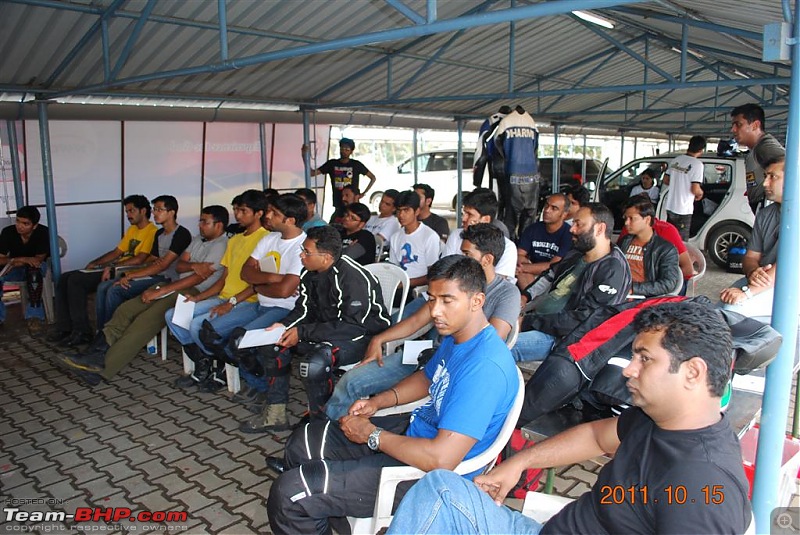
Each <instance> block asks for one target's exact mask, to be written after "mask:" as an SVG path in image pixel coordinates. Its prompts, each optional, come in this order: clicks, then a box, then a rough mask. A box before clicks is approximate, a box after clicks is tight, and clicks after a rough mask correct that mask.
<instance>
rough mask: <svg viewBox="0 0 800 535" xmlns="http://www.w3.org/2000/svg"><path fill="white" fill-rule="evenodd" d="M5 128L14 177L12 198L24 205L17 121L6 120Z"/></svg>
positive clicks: (18, 203)
mask: <svg viewBox="0 0 800 535" xmlns="http://www.w3.org/2000/svg"><path fill="white" fill-rule="evenodd" d="M6 128H7V129H8V148H9V151H8V152H9V153H10V155H11V176H12V177H13V178H14V200H15V201H16V206H17V208H19V207H20V206H25V194H24V191H23V189H22V174H21V173H20V168H19V151H18V149H17V123H16V122H15V121H11V120H8V121H6Z"/></svg>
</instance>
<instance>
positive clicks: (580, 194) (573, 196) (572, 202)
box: [564, 186, 591, 225]
mask: <svg viewBox="0 0 800 535" xmlns="http://www.w3.org/2000/svg"><path fill="white" fill-rule="evenodd" d="M590 197H591V193H589V190H588V189H586V187H585V186H572V188H571V189H570V190H569V191H567V203H568V204H569V209H568V210H567V215H566V216H565V218H564V222H565V223H566V224H567V225H572V221H573V219H574V218H575V214H577V213H578V210H580V209H581V208H583V207H584V206H586V205H587V204H589V198H590Z"/></svg>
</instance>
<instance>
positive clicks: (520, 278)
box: [516, 193, 572, 289]
mask: <svg viewBox="0 0 800 535" xmlns="http://www.w3.org/2000/svg"><path fill="white" fill-rule="evenodd" d="M568 207H569V204H568V203H567V197H566V196H565V195H564V194H563V193H554V194H552V195H550V196H549V197H547V199H546V200H545V204H544V208H543V209H542V220H541V221H537V222H535V223H532V224H530V225H528V226H527V227H526V228H525V230H523V231H522V236H520V238H519V248H518V249H517V269H516V277H517V286H519V287H520V289H525V288H527V287H528V286H530V284H531V283H532V282H533V281H534V279H536V277H538V276H539V275H541V274H542V273H543V272H544V271H545V270H547V269H549V268H550V266H551V265H553V264H555V263H556V262H559V261H560V260H561V259H562V258H564V256H566V254H567V253H568V252H569V250H570V249H572V235H571V234H570V233H569V229H570V226H569V225H567V224H566V223H565V222H564V218H566V217H567V208H568Z"/></svg>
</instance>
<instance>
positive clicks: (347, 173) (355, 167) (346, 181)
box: [300, 137, 375, 212]
mask: <svg viewBox="0 0 800 535" xmlns="http://www.w3.org/2000/svg"><path fill="white" fill-rule="evenodd" d="M354 150H356V143H355V141H353V140H352V139H349V138H346V137H343V138H342V139H341V140H340V141H339V159H337V160H328V161H327V162H325V163H324V164H322V166H321V167H319V168H317V169H311V171H310V172H311V176H312V177H314V176H317V175H320V174H325V175H328V176H329V177H330V180H331V191H332V193H333V208H334V210H335V211H337V212H338V211H340V210H341V209H342V208H344V206H345V203H344V201H343V200H342V189H343V188H344V187H345V186H347V185H353V186H355V187H356V188H358V189H360V187H361V186H360V184H359V183H360V178H361V175H365V176H366V177H367V178H369V184H368V185H367V187H366V188H364V190H363V193H366V192H368V191H369V189H370V188H371V187H372V185H373V184H374V183H375V175H373V174H372V172H371V171H370V170H369V169H367V167H366V166H365V165H364V164H363V163H361V162H359V161H358V160H353V159H351V158H350V156H352V154H353V151H354ZM300 152H301V154H302V155H303V157H305V154H306V153H307V152H308V146H307V145H303V147H302V149H301V151H300Z"/></svg>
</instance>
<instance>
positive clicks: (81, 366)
mask: <svg viewBox="0 0 800 535" xmlns="http://www.w3.org/2000/svg"><path fill="white" fill-rule="evenodd" d="M60 358H61V360H62V361H63V362H64V364H66V365H67V366H69V367H70V368H74V369H76V370H82V371H87V372H94V373H96V372H102V371H103V370H104V369H105V367H106V359H105V353H87V354H85V355H68V356H62V357H60Z"/></svg>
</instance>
